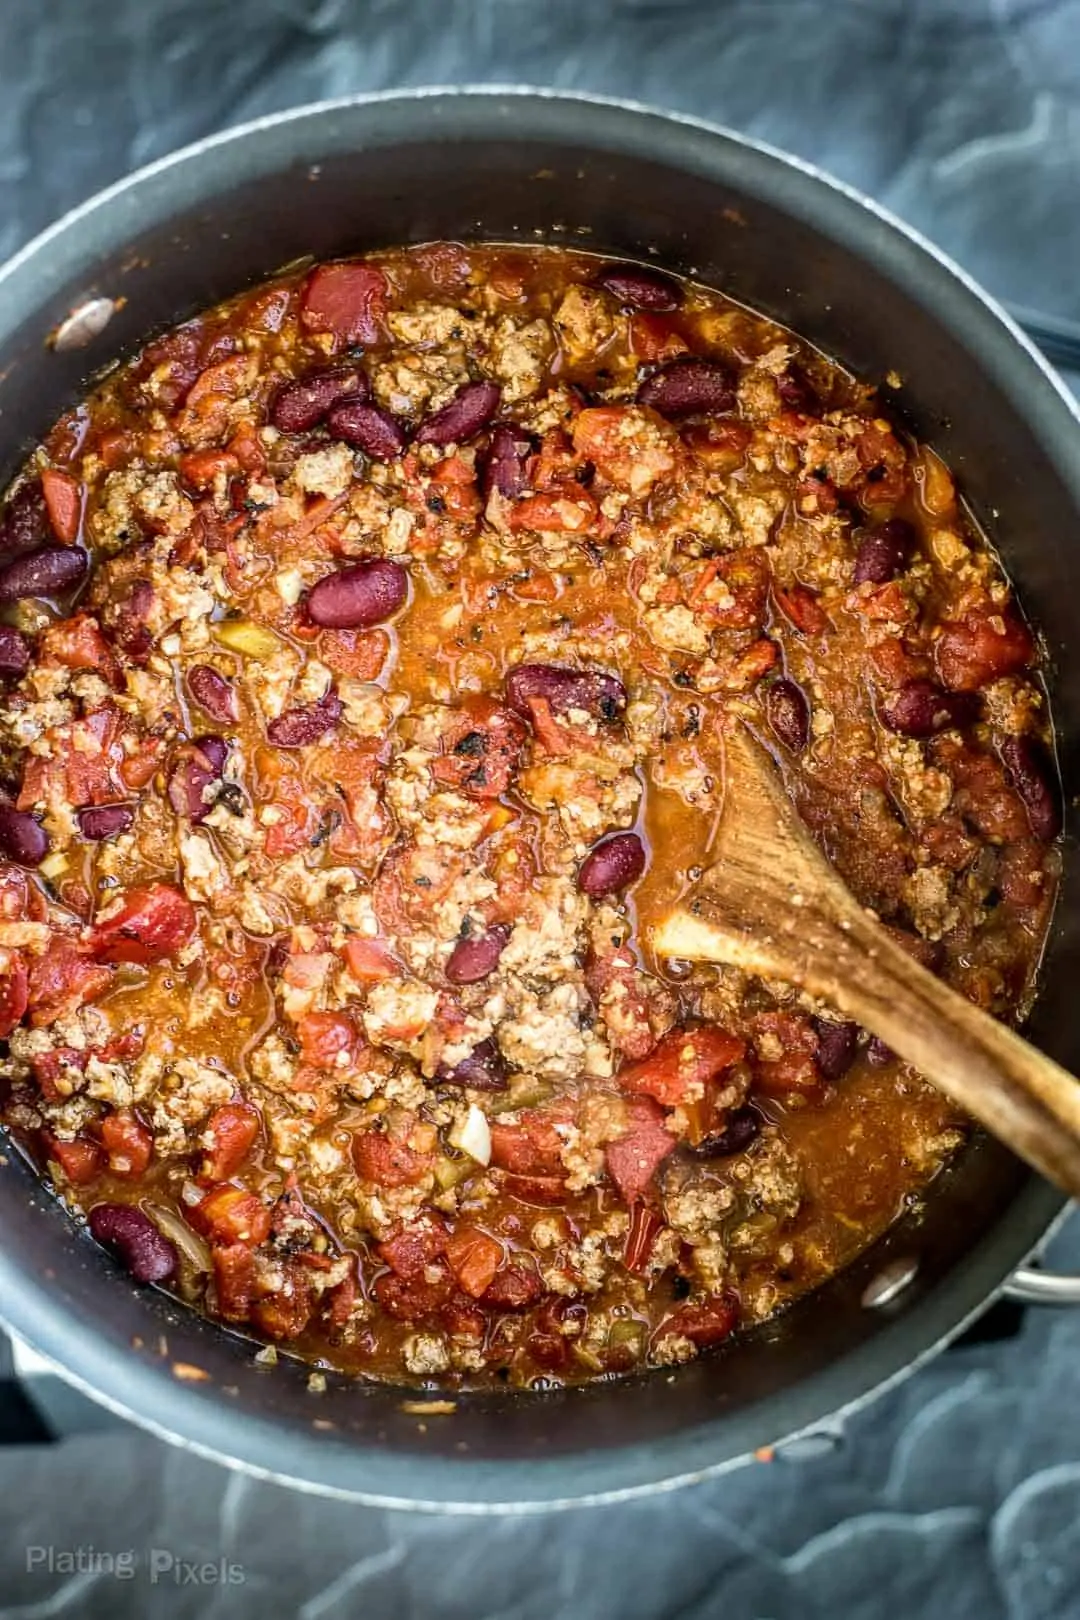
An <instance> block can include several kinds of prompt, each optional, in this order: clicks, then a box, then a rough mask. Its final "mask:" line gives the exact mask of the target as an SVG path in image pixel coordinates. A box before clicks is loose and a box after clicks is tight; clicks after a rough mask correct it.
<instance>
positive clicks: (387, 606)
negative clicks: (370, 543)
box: [306, 557, 409, 630]
mask: <svg viewBox="0 0 1080 1620" xmlns="http://www.w3.org/2000/svg"><path fill="white" fill-rule="evenodd" d="M408 594H409V576H408V574H407V573H406V572H405V569H404V568H403V567H402V566H401V564H400V563H396V562H391V561H390V559H389V558H388V557H365V558H364V559H363V561H362V562H358V563H350V565H349V567H348V568H339V569H338V570H337V572H336V573H334V574H327V575H326V577H325V579H320V580H319V582H318V584H317V585H313V586H312V587H311V590H310V591H309V592H308V596H307V604H306V605H307V613H308V617H309V618H310V620H311V621H312V623H313V624H318V625H321V626H322V627H323V629H326V630H366V629H368V628H369V627H370V626H371V625H373V624H382V623H384V622H385V620H387V619H391V618H393V616H394V614H395V613H396V612H397V611H398V609H399V608H400V607H401V606H402V605H403V604H404V602H405V598H406V597H407V596H408Z"/></svg>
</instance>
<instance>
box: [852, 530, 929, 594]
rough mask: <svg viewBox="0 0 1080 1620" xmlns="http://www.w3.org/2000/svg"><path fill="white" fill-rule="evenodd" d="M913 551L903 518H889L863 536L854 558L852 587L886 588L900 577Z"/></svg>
mask: <svg viewBox="0 0 1080 1620" xmlns="http://www.w3.org/2000/svg"><path fill="white" fill-rule="evenodd" d="M914 549H915V531H914V529H913V528H912V527H911V524H910V523H905V522H904V520H903V518H890V519H889V521H888V522H887V523H879V524H878V525H877V526H876V527H875V528H873V529H871V530H870V531H869V532H868V533H867V534H866V535H864V537H863V539H862V541H861V542H860V545H859V550H858V552H857V554H856V557H855V584H856V585H887V584H888V583H889V581H890V579H895V578H896V576H897V574H902V573H903V571H904V569H905V568H906V567H907V563H908V558H909V557H910V556H911V553H912V552H913V551H914Z"/></svg>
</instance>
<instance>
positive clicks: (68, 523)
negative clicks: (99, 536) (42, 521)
mask: <svg viewBox="0 0 1080 1620" xmlns="http://www.w3.org/2000/svg"><path fill="white" fill-rule="evenodd" d="M41 492H42V494H43V495H44V497H45V507H46V510H47V511H48V514H49V522H50V523H51V524H52V528H53V533H54V534H55V536H56V538H57V539H58V540H59V541H60V543H61V545H65V546H73V545H74V544H75V542H76V540H77V539H78V538H79V528H80V525H81V523H82V507H83V490H82V485H81V484H77V483H76V482H75V479H74V478H72V476H71V474H70V473H66V472H60V471H59V470H58V469H57V468H55V467H46V468H45V471H44V472H43V473H42V475H41Z"/></svg>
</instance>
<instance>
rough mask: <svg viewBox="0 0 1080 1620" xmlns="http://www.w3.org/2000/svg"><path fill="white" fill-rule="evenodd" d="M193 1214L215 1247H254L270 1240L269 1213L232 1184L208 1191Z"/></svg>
mask: <svg viewBox="0 0 1080 1620" xmlns="http://www.w3.org/2000/svg"><path fill="white" fill-rule="evenodd" d="M192 1213H193V1215H194V1216H195V1219H196V1220H197V1222H198V1224H199V1225H200V1226H201V1227H203V1229H204V1230H205V1231H206V1232H208V1233H209V1235H210V1237H211V1239H212V1241H213V1242H215V1243H225V1244H229V1243H250V1244H252V1245H253V1246H257V1245H258V1244H260V1243H265V1242H266V1239H267V1238H268V1237H269V1236H270V1211H269V1210H268V1209H267V1207H266V1205H265V1204H264V1203H263V1201H262V1199H261V1198H257V1197H256V1196H255V1194H254V1193H251V1192H248V1191H247V1189H246V1188H245V1187H237V1186H235V1185H234V1184H233V1183H232V1182H228V1181H227V1182H223V1183H222V1185H221V1186H219V1187H213V1188H211V1190H210V1191H209V1192H208V1193H207V1194H206V1195H205V1197H203V1198H201V1199H200V1200H199V1202H198V1203H197V1204H196V1205H195V1208H194V1210H193V1211H192Z"/></svg>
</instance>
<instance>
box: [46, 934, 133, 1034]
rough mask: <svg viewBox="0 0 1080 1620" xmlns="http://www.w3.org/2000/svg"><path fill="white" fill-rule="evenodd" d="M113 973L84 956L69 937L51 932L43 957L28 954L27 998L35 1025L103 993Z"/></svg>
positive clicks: (53, 1018) (52, 1020) (52, 1019)
mask: <svg viewBox="0 0 1080 1620" xmlns="http://www.w3.org/2000/svg"><path fill="white" fill-rule="evenodd" d="M112 978H113V976H112V974H111V973H110V972H109V970H108V968H107V967H102V966H100V965H99V964H98V963H96V962H91V961H88V960H87V958H86V957H85V956H84V955H83V954H82V953H81V952H80V951H79V949H78V948H77V947H76V946H75V945H74V944H73V943H72V942H71V940H69V939H65V938H64V937H63V936H62V935H59V934H54V936H53V938H52V941H51V942H50V944H49V946H48V949H47V950H46V951H45V952H44V954H43V955H42V956H35V957H31V959H30V964H29V983H28V986H27V999H28V1003H29V1006H30V1022H31V1023H32V1024H33V1025H34V1027H35V1028H40V1027H41V1026H42V1025H45V1024H52V1023H54V1022H55V1021H56V1019H58V1018H60V1017H62V1016H63V1014H65V1013H71V1012H75V1011H76V1009H77V1008H79V1007H82V1006H84V1005H85V1003H86V1002H88V1001H95V1000H96V999H97V997H98V996H101V995H104V993H105V991H106V990H108V988H109V986H110V985H111V984H112Z"/></svg>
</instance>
